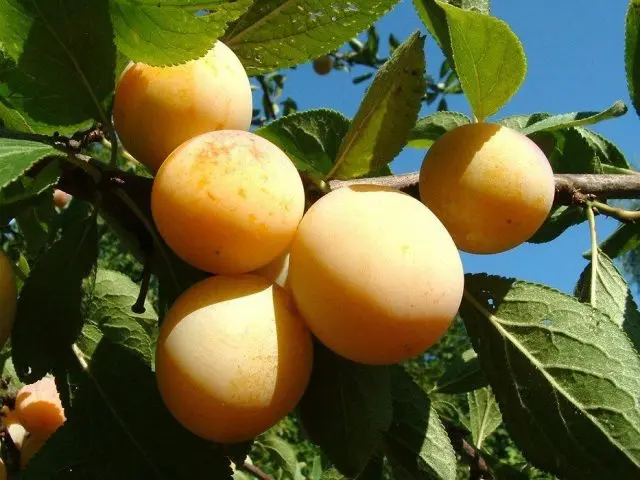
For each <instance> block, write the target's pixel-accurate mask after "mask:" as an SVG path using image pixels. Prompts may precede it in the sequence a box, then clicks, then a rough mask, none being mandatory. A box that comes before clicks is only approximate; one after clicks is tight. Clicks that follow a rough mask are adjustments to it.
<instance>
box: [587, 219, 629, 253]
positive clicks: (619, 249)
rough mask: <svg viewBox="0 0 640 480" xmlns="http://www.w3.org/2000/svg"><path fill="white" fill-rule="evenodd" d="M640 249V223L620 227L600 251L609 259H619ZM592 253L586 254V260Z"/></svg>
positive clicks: (606, 240)
mask: <svg viewBox="0 0 640 480" xmlns="http://www.w3.org/2000/svg"><path fill="white" fill-rule="evenodd" d="M638 247H640V223H626V224H624V225H620V226H619V227H618V228H617V229H616V230H615V231H614V232H613V233H612V234H611V235H609V237H608V238H606V239H605V240H604V241H603V242H602V243H601V244H600V250H602V252H603V253H605V254H606V255H607V256H608V257H609V258H618V257H620V256H622V255H624V254H626V253H629V252H630V251H631V250H634V249H636V248H638ZM590 254H591V252H586V253H585V254H583V256H584V257H585V258H586V257H587V256H589V255H590Z"/></svg>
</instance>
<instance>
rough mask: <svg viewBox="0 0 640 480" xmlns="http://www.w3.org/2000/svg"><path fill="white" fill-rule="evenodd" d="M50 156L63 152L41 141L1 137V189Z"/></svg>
mask: <svg viewBox="0 0 640 480" xmlns="http://www.w3.org/2000/svg"><path fill="white" fill-rule="evenodd" d="M0 135H1V132H0ZM50 156H62V153H61V152H60V151H59V150H56V149H55V148H53V147H52V146H50V145H46V144H44V143H40V142H33V141H31V140H16V139H13V138H0V190H1V189H3V188H4V187H6V186H7V185H8V184H9V183H11V182H13V181H15V180H17V179H18V178H20V177H21V176H22V175H24V173H25V172H26V171H27V170H28V169H29V168H31V167H33V166H34V165H35V164H37V163H38V162H40V161H41V160H43V159H44V158H47V157H50Z"/></svg>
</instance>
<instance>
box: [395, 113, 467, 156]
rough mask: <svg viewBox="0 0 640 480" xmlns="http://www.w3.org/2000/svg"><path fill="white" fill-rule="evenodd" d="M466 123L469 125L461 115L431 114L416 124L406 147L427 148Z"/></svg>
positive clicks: (465, 117) (464, 116)
mask: <svg viewBox="0 0 640 480" xmlns="http://www.w3.org/2000/svg"><path fill="white" fill-rule="evenodd" d="M467 123H471V119H470V118H469V117H467V116H466V115H464V114H462V113H456V112H435V113H432V114H431V115H427V116H426V117H423V118H421V119H420V120H418V121H417V122H416V125H415V126H414V127H413V129H412V130H411V133H410V135H409V143H408V144H407V145H408V146H409V147H412V148H429V147H430V146H431V145H433V143H434V142H435V141H436V140H438V138H440V137H441V136H442V135H444V134H445V133H447V132H449V131H451V130H453V129H455V128H457V127H460V126H461V125H466V124H467Z"/></svg>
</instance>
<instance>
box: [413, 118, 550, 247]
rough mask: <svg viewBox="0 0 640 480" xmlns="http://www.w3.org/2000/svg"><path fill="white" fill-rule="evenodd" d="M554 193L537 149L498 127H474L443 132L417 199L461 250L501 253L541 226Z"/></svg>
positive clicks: (427, 161) (427, 163)
mask: <svg viewBox="0 0 640 480" xmlns="http://www.w3.org/2000/svg"><path fill="white" fill-rule="evenodd" d="M554 194H555V182H554V178H553V171H552V169H551V166H550V164H549V161H548V160H547V158H546V157H545V155H544V153H543V152H542V150H540V148H539V147H538V146H537V145H536V144H535V143H534V142H533V141H531V140H530V139H529V138H527V137H526V136H525V135H522V134H521V133H519V132H516V131H515V130H512V129H510V128H507V127H503V126H500V125H493V124H488V123H474V124H469V125H463V126H461V127H458V128H456V129H455V130H451V131H450V132H447V133H446V134H444V135H443V136H442V137H440V138H439V139H438V140H437V141H436V142H435V143H434V144H433V145H432V146H431V148H430V149H429V151H428V152H427V155H426V156H425V158H424V161H423V163H422V167H421V169H420V198H421V200H422V201H423V202H424V203H425V204H426V205H427V206H428V207H429V208H430V209H431V210H432V211H433V213H435V214H436V215H437V216H438V218H439V219H440V220H441V221H442V223H443V224H444V225H445V227H446V228H447V230H449V233H451V236H452V237H453V240H454V241H455V242H456V245H457V246H458V248H459V249H460V250H464V251H466V252H470V253H479V254H490V253H499V252H503V251H506V250H509V249H511V248H514V247H516V246H518V245H520V244H521V243H523V242H526V241H527V240H528V239H529V238H531V237H532V236H533V234H534V233H535V232H536V231H537V230H538V229H539V228H540V227H541V226H542V224H543V223H544V221H545V219H546V218H547V216H548V215H549V212H550V211H551V207H552V205H553V198H554Z"/></svg>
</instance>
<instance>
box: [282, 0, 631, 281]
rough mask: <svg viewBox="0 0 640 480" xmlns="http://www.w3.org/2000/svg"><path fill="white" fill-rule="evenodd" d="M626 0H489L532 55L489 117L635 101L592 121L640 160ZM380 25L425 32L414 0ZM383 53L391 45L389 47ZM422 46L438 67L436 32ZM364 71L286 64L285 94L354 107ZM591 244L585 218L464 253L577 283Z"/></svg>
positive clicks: (398, 165) (482, 264) (468, 266)
mask: <svg viewBox="0 0 640 480" xmlns="http://www.w3.org/2000/svg"><path fill="white" fill-rule="evenodd" d="M627 5H628V2H627V0H607V1H602V0H600V1H598V0H586V1H584V0H583V1H578V0H564V1H557V0H553V1H552V0H539V1H537V2H520V1H513V0H493V2H492V14H493V15H494V16H496V17H499V18H501V19H503V20H505V21H506V22H507V23H509V25H510V26H511V28H512V29H513V30H514V32H515V33H516V35H518V37H519V38H520V40H521V41H522V43H523V45H524V49H525V53H526V55H527V60H528V72H527V77H526V80H525V82H524V84H523V85H522V87H521V88H520V90H519V91H518V93H517V94H516V95H515V96H514V97H513V99H512V100H511V101H510V102H509V103H508V104H507V105H506V106H505V107H504V108H503V109H502V110H501V111H500V112H498V113H497V114H496V116H495V117H493V118H495V119H499V118H502V117H505V116H509V115H514V114H521V113H532V112H539V111H543V112H550V113H564V112H572V111H584V110H602V109H604V108H606V107H608V106H609V105H611V104H612V103H613V102H614V101H616V100H618V99H620V100H623V101H624V102H625V103H626V104H627V105H628V106H629V107H630V110H629V112H628V113H627V115H625V116H624V117H622V118H618V119H614V120H610V121H607V122H604V123H602V124H600V125H597V126H595V127H594V129H595V130H596V131H598V132H599V133H601V134H602V135H605V136H606V137H607V138H609V139H610V140H612V141H613V142H614V143H616V144H617V145H618V146H619V147H620V148H621V149H622V151H623V152H624V153H625V154H626V156H627V158H628V159H629V160H630V161H632V162H633V163H634V164H635V165H636V166H638V165H639V164H640V135H638V132H640V119H639V118H638V116H637V115H636V114H635V111H634V110H633V107H632V106H631V101H630V99H629V93H628V90H627V85H626V79H625V70H624V18H625V12H626V7H627ZM378 27H379V33H380V36H381V44H382V45H383V47H384V48H385V49H386V45H387V43H386V38H387V37H388V35H389V33H394V34H395V35H396V36H397V37H398V38H399V39H401V40H403V39H405V38H406V37H407V36H408V35H409V34H410V33H412V32H413V31H415V30H416V29H420V30H421V31H422V32H426V29H425V27H424V26H423V25H422V23H421V22H420V20H419V18H418V16H417V15H416V13H415V10H414V9H413V5H412V3H411V1H410V0H402V1H401V2H400V3H399V4H398V5H397V6H396V7H395V9H394V10H393V11H392V12H391V13H390V14H388V15H387V16H386V17H385V18H383V19H382V20H381V21H380V22H379V23H378ZM382 53H383V54H386V50H384V51H383V52H382ZM426 55H427V70H428V72H429V73H437V71H438V69H439V67H440V63H441V61H442V58H443V57H442V54H441V53H440V51H439V50H438V47H437V45H436V44H435V41H434V40H433V39H432V38H431V37H429V38H428V39H427V47H426ZM366 71H367V70H366V69H364V68H361V69H356V70H354V71H353V72H352V73H344V72H332V73H331V74H330V75H327V76H325V77H319V76H317V75H315V73H314V72H313V70H312V69H311V67H310V65H309V64H307V65H303V66H300V67H298V68H297V69H296V70H295V71H294V70H291V71H288V72H287V75H288V80H287V83H286V88H285V95H289V96H291V97H293V98H295V99H296V101H297V102H298V107H299V108H300V109H301V110H307V109H311V108H319V107H329V108H334V109H336V110H339V111H341V112H342V113H344V114H345V115H347V116H349V117H352V116H353V115H354V114H355V112H356V111H357V109H358V106H359V102H360V100H361V99H362V97H363V95H364V92H365V88H366V85H358V86H354V85H352V84H351V78H352V77H354V76H356V75H358V74H361V73H364V72H366ZM448 100H449V109H450V110H454V111H459V112H463V113H467V114H468V113H469V107H468V104H467V102H466V100H465V99H464V97H462V96H455V97H450V98H449V99H448ZM434 109H435V105H432V106H431V107H426V108H424V109H423V112H422V114H423V115H424V114H428V113H430V112H432V111H433V110H434ZM424 153H425V152H424V151H421V150H412V149H406V150H405V151H403V152H402V153H401V154H400V156H399V157H398V158H397V159H396V160H395V161H394V163H393V164H392V168H393V170H394V172H396V173H402V172H408V171H415V170H418V169H419V168H420V163H421V161H422V158H423V157H424ZM597 225H598V235H599V238H600V239H604V238H605V237H606V236H607V235H608V234H609V233H611V232H612V231H613V229H614V228H615V226H616V225H617V223H616V222H613V221H611V220H608V219H606V218H604V217H598V218H597ZM588 248H589V232H588V227H587V225H586V223H585V224H583V225H580V226H577V227H574V228H572V229H570V230H568V231H567V232H565V233H564V234H563V235H562V236H561V237H560V238H559V239H557V240H556V241H554V242H552V243H547V244H544V245H530V244H525V245H522V246H520V247H518V248H516V249H514V250H511V251H509V252H505V253H502V254H498V255H491V256H477V255H468V254H463V262H464V266H465V271H466V272H469V273H471V272H488V273H492V274H499V275H505V276H511V277H517V278H521V279H523V280H529V281H535V282H541V283H545V284H547V285H551V286H553V287H556V288H559V289H561V290H563V291H566V292H571V291H572V290H573V287H574V285H575V282H576V281H577V279H578V276H579V274H580V272H581V271H582V269H583V268H584V267H585V265H586V261H585V260H584V259H583V258H582V256H581V253H582V252H583V251H585V250H586V249H588Z"/></svg>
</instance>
